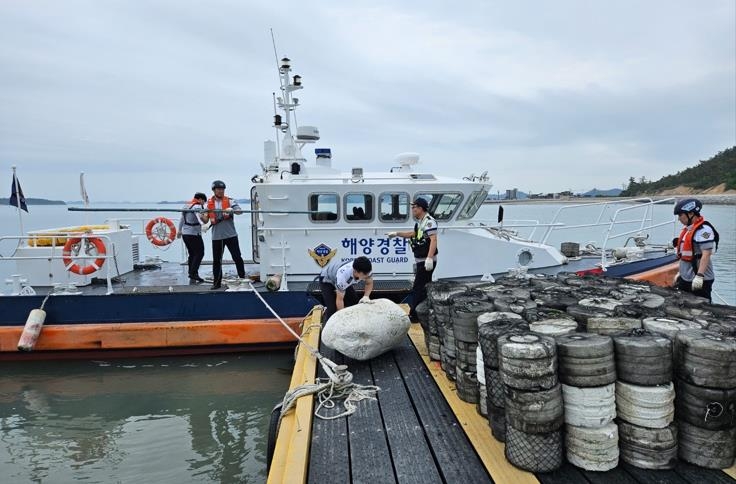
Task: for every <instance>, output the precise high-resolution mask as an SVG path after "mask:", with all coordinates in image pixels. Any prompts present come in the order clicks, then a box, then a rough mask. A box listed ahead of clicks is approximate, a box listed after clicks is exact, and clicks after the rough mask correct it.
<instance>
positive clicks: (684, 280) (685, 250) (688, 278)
mask: <svg viewBox="0 0 736 484" xmlns="http://www.w3.org/2000/svg"><path fill="white" fill-rule="evenodd" d="M702 209H703V204H702V203H701V202H700V200H698V199H697V198H684V199H682V200H679V201H678V202H677V203H676V204H675V211H674V212H675V215H677V217H678V220H679V221H680V223H681V224H682V225H684V227H683V229H682V231H681V232H680V235H679V237H677V238H675V240H673V245H674V247H675V249H676V251H677V258H678V259H679V260H680V267H679V273H678V274H677V277H676V278H675V287H676V288H677V289H680V290H682V291H687V292H691V293H693V294H695V295H696V296H700V297H704V298H707V299H708V300H709V301H710V300H711V291H712V289H713V282H714V281H715V273H714V272H713V262H712V260H711V257H712V256H713V252H714V251H715V250H716V249H718V239H719V235H718V231H717V230H716V229H715V227H713V225H712V224H711V223H710V222H708V221H706V220H705V218H703V216H702V215H701V214H700V211H701V210H702Z"/></svg>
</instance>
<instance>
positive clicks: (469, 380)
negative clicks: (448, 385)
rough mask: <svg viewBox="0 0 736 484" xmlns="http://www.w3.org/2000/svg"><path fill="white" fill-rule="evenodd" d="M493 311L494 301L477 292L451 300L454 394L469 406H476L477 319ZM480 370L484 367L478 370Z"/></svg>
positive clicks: (457, 296) (477, 391) (469, 292)
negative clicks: (470, 404) (453, 340)
mask: <svg viewBox="0 0 736 484" xmlns="http://www.w3.org/2000/svg"><path fill="white" fill-rule="evenodd" d="M492 310H493V302H491V301H488V300H487V299H486V295H485V294H484V293H482V292H478V291H472V290H471V291H468V292H467V293H464V294H458V295H456V296H454V297H453V298H452V306H451V310H450V314H451V316H452V328H453V332H454V336H455V355H456V358H455V386H456V388H457V395H458V397H460V399H461V400H463V401H465V402H468V403H478V400H479V396H480V395H479V393H480V392H479V388H478V379H477V376H476V374H477V367H476V359H477V354H476V353H477V352H476V350H477V348H478V316H480V315H481V314H483V313H486V312H488V311H492ZM481 370H483V368H481Z"/></svg>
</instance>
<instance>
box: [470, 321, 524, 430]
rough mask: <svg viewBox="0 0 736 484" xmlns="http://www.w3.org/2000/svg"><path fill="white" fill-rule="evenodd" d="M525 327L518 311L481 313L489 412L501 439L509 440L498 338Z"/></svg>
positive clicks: (482, 346) (487, 410)
mask: <svg viewBox="0 0 736 484" xmlns="http://www.w3.org/2000/svg"><path fill="white" fill-rule="evenodd" d="M526 331H529V325H528V324H527V323H526V322H525V321H524V320H523V319H522V317H521V316H519V315H518V314H515V313H508V312H500V311H499V312H491V313H485V314H481V315H480V316H478V343H479V346H480V349H481V352H482V354H483V366H482V372H483V373H484V380H485V386H486V412H487V414H488V422H489V423H490V425H491V432H492V434H493V436H494V437H495V438H496V440H498V441H500V442H504V441H505V440H506V402H505V398H506V397H505V391H504V384H503V381H502V380H501V373H500V372H499V369H498V365H499V363H498V361H499V358H498V338H499V337H501V336H504V335H506V334H519V333H523V332H526ZM480 373H481V367H478V374H480Z"/></svg>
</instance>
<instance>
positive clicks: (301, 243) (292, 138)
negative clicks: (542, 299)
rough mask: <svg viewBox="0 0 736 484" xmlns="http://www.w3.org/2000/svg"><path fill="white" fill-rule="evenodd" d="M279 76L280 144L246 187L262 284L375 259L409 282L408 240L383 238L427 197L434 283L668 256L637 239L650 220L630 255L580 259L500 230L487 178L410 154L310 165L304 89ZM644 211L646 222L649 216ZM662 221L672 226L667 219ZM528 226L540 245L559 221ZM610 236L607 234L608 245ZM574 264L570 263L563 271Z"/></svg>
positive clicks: (325, 154) (403, 226)
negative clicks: (485, 214) (488, 206)
mask: <svg viewBox="0 0 736 484" xmlns="http://www.w3.org/2000/svg"><path fill="white" fill-rule="evenodd" d="M279 76H280V81H281V95H280V96H279V97H278V98H277V99H276V105H277V106H278V108H279V109H280V112H281V114H275V116H274V127H275V128H276V130H277V131H278V135H279V137H280V139H278V138H277V141H266V142H265V145H264V155H265V156H264V162H263V163H262V169H263V171H262V173H261V174H259V175H256V176H254V177H253V178H252V181H253V183H254V185H253V187H252V189H251V201H252V208H253V209H254V210H255V211H254V212H253V213H252V238H253V260H254V261H255V262H257V263H259V264H260V265H259V270H260V277H261V279H262V280H265V279H266V278H267V277H269V276H270V275H272V274H286V277H287V278H288V280H289V281H290V282H291V281H302V282H304V281H311V280H312V279H313V278H314V275H315V273H317V272H319V270H320V268H321V267H324V266H325V265H326V264H327V263H329V262H330V261H331V260H333V259H337V260H340V261H349V260H352V259H354V258H355V257H358V256H366V257H368V258H369V259H370V260H371V262H372V263H373V273H374V279H378V280H391V279H408V278H411V277H412V274H413V263H414V258H413V255H412V253H411V249H410V247H409V245H408V243H407V240H406V239H403V238H395V239H389V238H388V237H387V236H386V233H387V232H390V231H396V230H408V229H409V228H411V227H413V225H414V223H415V221H414V220H413V219H412V216H411V211H410V203H411V201H412V200H414V199H415V198H417V197H422V198H424V199H426V200H427V202H428V205H429V213H430V214H431V215H432V216H433V217H434V218H435V219H436V220H437V222H438V225H439V230H438V248H439V252H440V254H439V257H438V265H437V269H436V270H435V272H434V277H435V278H440V279H448V278H450V279H455V278H463V279H465V278H469V279H479V278H484V279H489V278H490V277H492V276H493V275H498V274H502V273H505V272H507V271H509V270H521V271H529V272H538V271H542V272H550V271H551V272H558V271H560V270H572V271H594V272H597V271H607V270H609V269H611V268H619V269H623V268H624V266H626V269H625V270H623V271H622V270H617V271H614V272H615V273H614V274H612V275H621V276H630V275H633V274H636V273H639V272H641V271H642V269H646V270H649V269H651V268H653V267H656V266H661V265H664V264H669V263H671V262H672V260H673V259H672V251H671V250H668V248H667V247H664V246H659V247H656V248H655V247H647V246H646V245H645V244H644V243H643V242H644V240H645V239H646V236H644V235H643V233H644V232H645V231H646V229H647V228H648V227H651V226H653V224H650V225H649V226H646V225H645V224H644V223H642V224H641V225H640V226H639V227H637V229H636V231H635V233H631V234H624V235H633V237H630V238H631V239H632V240H634V241H635V242H636V243H635V244H634V245H633V246H632V247H630V248H628V249H621V248H619V249H618V250H606V247H605V244H606V243H607V242H608V240H606V241H604V243H603V246H602V247H598V248H597V249H596V250H593V251H589V254H588V255H589V256H588V257H582V258H581V257H580V254H579V253H575V252H574V251H573V252H572V253H568V254H567V255H563V254H562V253H561V252H560V250H558V249H557V248H555V247H553V246H551V245H548V244H546V243H542V242H535V241H533V240H527V239H525V238H523V237H521V236H519V234H518V233H517V232H516V231H514V230H513V229H514V228H515V227H517V228H518V227H520V226H521V225H518V224H512V225H511V226H509V225H508V224H506V225H504V224H503V223H502V221H501V220H500V219H501V217H499V220H497V221H495V222H492V221H487V220H478V219H475V218H474V217H475V216H476V214H477V212H478V210H479V209H480V207H481V206H482V205H483V203H484V202H485V201H486V199H487V197H488V193H489V190H490V188H491V182H490V180H489V179H488V177H487V174H486V173H487V172H486V173H483V174H481V175H480V176H474V175H470V176H468V177H465V178H462V179H460V178H451V177H444V176H437V175H434V174H432V173H427V172H425V171H422V170H421V165H420V164H419V155H418V154H416V153H404V154H401V155H398V156H397V157H396V160H395V166H394V167H393V168H391V170H390V171H388V172H385V171H384V172H374V171H370V170H369V169H368V167H365V166H362V165H358V164H353V165H348V166H345V165H343V166H345V168H343V169H338V168H336V167H334V166H333V165H332V156H331V151H330V149H328V148H317V149H315V150H314V151H315V157H314V158H312V159H307V158H306V157H305V156H304V154H303V151H304V150H305V147H306V146H307V145H310V144H314V143H315V142H316V141H318V140H319V139H320V136H319V131H318V129H317V128H316V127H313V126H297V125H296V117H295V116H294V111H295V110H296V109H297V107H298V106H300V103H299V101H298V99H296V98H295V97H294V96H293V94H294V93H295V92H296V91H298V90H300V89H302V87H303V86H302V83H301V77H300V76H298V75H294V76H292V75H291V61H290V59H288V58H284V59H281V61H280V66H279ZM336 164H341V162H339V161H338V162H337V163H336ZM348 167H349V169H346V168H348ZM644 202H646V201H644ZM648 202H649V203H648V204H653V203H654V202H652V201H648ZM669 202H671V201H664V203H669ZM658 203H662V202H658ZM645 204H646V203H645ZM586 206H587V204H586ZM271 211H278V212H277V213H276V212H271ZM304 211H307V212H310V213H304ZM642 213H643V214H644V216H643V217H642V222H645V221H646V220H647V217H650V216H651V213H650V212H647V211H646V210H644V211H643V212H642ZM616 215H617V216H618V214H616ZM619 222H622V221H621V220H619ZM630 222H631V221H630V220H629V221H628V223H630ZM612 223H613V225H616V221H615V220H614V221H612ZM622 223H623V222H622ZM665 223H666V224H672V219H671V218H670V219H669V220H668V221H666V222H665ZM596 224H597V225H601V226H606V225H609V224H608V223H607V222H606V223H601V222H600V220H599V221H598V222H597V223H594V224H590V225H591V226H592V225H596ZM534 227H536V228H543V229H545V235H544V236H543V240H546V238H547V236H548V235H549V233H550V232H551V231H552V230H555V229H559V228H560V227H561V224H559V223H556V222H555V221H553V222H552V223H550V224H538V223H535V225H534ZM614 237H615V235H614V234H612V233H611V232H610V230H609V232H608V239H609V240H611V239H613V238H614ZM571 261H574V262H575V263H574V264H572V265H570V266H569V267H567V265H568V264H569V263H570V262H571ZM645 261H646V262H645Z"/></svg>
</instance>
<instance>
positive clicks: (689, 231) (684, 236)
mask: <svg viewBox="0 0 736 484" xmlns="http://www.w3.org/2000/svg"><path fill="white" fill-rule="evenodd" d="M703 225H706V226H708V227H710V228H711V229H712V230H713V241H714V242H715V243H716V250H718V241H719V239H720V236H719V235H718V231H717V230H716V229H715V227H713V225H712V224H711V223H710V222H706V220H705V219H704V218H703V217H697V218H696V219H695V221H694V222H693V223H692V224H691V225H689V226H687V227H683V229H682V231H681V232H680V236H679V237H678V238H677V245H676V247H677V258H678V259H681V260H684V261H685V262H690V261H693V260H695V258H696V257H698V256H696V255H695V253H694V251H693V238H694V237H695V232H697V231H698V229H700V227H702V226H703ZM696 272H697V271H696Z"/></svg>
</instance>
